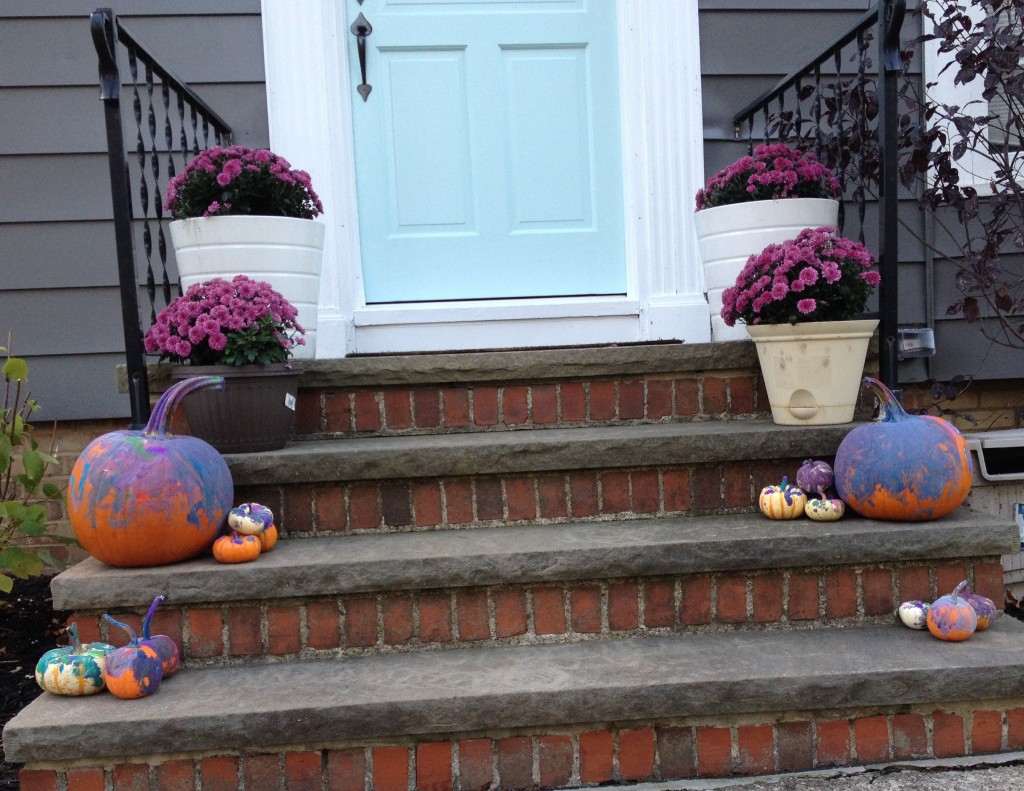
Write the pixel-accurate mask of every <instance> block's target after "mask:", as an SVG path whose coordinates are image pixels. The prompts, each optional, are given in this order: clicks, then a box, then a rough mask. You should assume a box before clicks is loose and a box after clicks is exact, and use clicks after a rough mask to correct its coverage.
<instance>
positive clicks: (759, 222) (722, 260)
mask: <svg viewBox="0 0 1024 791" xmlns="http://www.w3.org/2000/svg"><path fill="white" fill-rule="evenodd" d="M693 221H694V225H695V226H696V228H697V242H698V243H699V245H700V256H701V260H702V261H703V263H704V286H705V288H706V289H707V293H708V309H709V310H710V311H711V340H713V341H737V340H744V339H745V338H746V337H747V334H746V332H744V331H743V327H742V326H739V325H737V326H735V327H729V326H727V325H726V323H725V322H724V321H722V316H721V312H722V292H723V291H725V289H727V288H731V287H732V286H734V285H736V276H737V275H739V273H740V270H741V269H743V265H744V264H746V263H747V259H748V258H750V256H752V255H754V254H755V253H760V252H761V251H762V250H763V249H764V248H765V247H767V246H768V245H770V244H779V243H780V242H784V241H786V240H787V239H792V238H794V237H795V236H796V235H797V234H798V233H800V231H802V230H803V229H804V228H820V227H821V226H823V225H831V226H835V225H836V224H837V223H838V222H839V201H836V200H831V199H828V198H782V199H780V200H762V201H751V202H750V203H733V204H730V205H728V206H714V207H712V208H710V209H703V210H701V211H699V212H696V213H695V214H694V215H693Z"/></svg>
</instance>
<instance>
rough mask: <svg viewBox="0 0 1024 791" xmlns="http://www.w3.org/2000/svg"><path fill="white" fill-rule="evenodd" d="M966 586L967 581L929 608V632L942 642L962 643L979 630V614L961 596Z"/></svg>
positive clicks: (938, 599)
mask: <svg viewBox="0 0 1024 791" xmlns="http://www.w3.org/2000/svg"><path fill="white" fill-rule="evenodd" d="M966 586H967V580H964V581H963V582H961V583H960V584H959V585H957V586H956V588H954V590H953V592H952V593H950V594H948V595H946V596H940V597H939V598H937V599H936V600H935V601H934V602H932V606H931V607H929V608H928V631H929V632H931V633H932V635H934V636H935V637H937V638H939V639H940V640H948V641H950V642H954V643H956V642H960V641H962V640H966V639H967V638H968V637H970V636H971V635H972V634H974V632H975V631H976V630H977V628H978V614H977V613H976V612H975V611H974V608H973V607H972V606H971V604H970V602H968V601H967V599H965V598H964V597H963V596H961V595H960V594H961V593H962V592H963V589H964V588H965V587H966Z"/></svg>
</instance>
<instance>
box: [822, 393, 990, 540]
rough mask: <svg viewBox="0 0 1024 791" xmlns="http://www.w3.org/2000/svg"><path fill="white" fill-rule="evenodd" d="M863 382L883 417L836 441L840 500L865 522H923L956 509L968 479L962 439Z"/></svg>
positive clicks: (949, 427) (949, 428)
mask: <svg viewBox="0 0 1024 791" xmlns="http://www.w3.org/2000/svg"><path fill="white" fill-rule="evenodd" d="M864 384H865V386H867V387H869V388H870V389H871V390H873V391H874V393H875V396H876V397H877V398H878V401H879V403H880V404H881V412H882V414H881V417H880V419H879V420H878V421H875V422H873V423H869V424H867V425H863V426H857V427H856V428H855V429H853V430H852V431H851V432H850V433H849V434H847V435H846V437H845V438H844V439H843V441H842V442H841V443H840V445H839V449H838V450H837V451H836V459H835V464H834V465H833V469H834V470H835V478H836V489H837V490H838V492H839V497H840V498H841V499H842V500H843V501H844V502H845V503H846V504H847V505H848V506H850V507H851V508H852V509H853V510H854V511H856V512H857V513H858V514H860V515H861V516H866V517H868V518H870V519H893V520H898V521H924V520H929V519H939V518H940V517H943V516H946V514H949V513H951V512H952V511H953V510H955V509H956V508H958V507H959V506H960V505H961V504H962V503H963V502H964V500H966V499H967V495H968V494H970V491H971V481H972V477H973V465H972V462H971V454H970V451H969V450H968V448H967V441H966V440H965V439H964V438H963V435H961V434H960V432H959V431H957V429H956V427H955V426H953V425H951V424H950V423H949V422H947V421H945V420H943V419H942V418H938V417H933V416H931V415H908V414H907V413H906V411H904V409H903V407H902V406H900V404H899V401H897V400H896V397H895V396H894V395H893V394H892V391H891V390H889V388H888V387H886V386H885V385H884V384H882V383H881V382H879V381H878V380H877V379H873V378H872V377H870V376H869V377H865V379H864Z"/></svg>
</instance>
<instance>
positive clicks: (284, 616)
mask: <svg viewBox="0 0 1024 791" xmlns="http://www.w3.org/2000/svg"><path fill="white" fill-rule="evenodd" d="M963 579H968V580H970V581H971V582H972V583H973V585H974V587H975V589H976V590H977V591H978V592H980V593H982V595H986V596H989V597H990V598H993V599H994V600H996V601H1001V597H1002V590H1003V587H1002V586H1003V571H1002V566H1001V565H1000V564H999V561H998V558H975V559H966V560H964V559H959V560H956V561H951V560H942V561H932V562H922V563H904V564H891V565H882V564H875V565H861V566H853V567H841V566H837V567H828V568H814V569H810V568H795V569H778V570H771V571H765V572H751V573H737V572H728V573H717V574H690V575H681V576H677V577H648V578H638V579H615V580H590V581H574V582H571V583H566V584H563V585H552V584H549V583H545V584H537V585H511V586H500V587H472V588H457V589H447V590H431V591H410V592H388V593H380V594H372V593H371V594H356V595H347V596H327V597H315V598H313V597H311V598H303V599H295V600H275V599H270V600H268V601H267V602H262V603H261V602H247V603H232V604H225V605H216V606H209V605H201V604H200V605H194V606H188V607H181V608H179V607H175V606H174V603H173V601H172V602H168V603H166V604H165V605H164V607H163V608H161V610H160V611H159V612H158V613H157V615H156V617H155V619H154V623H153V633H154V634H167V635H169V636H171V637H172V638H173V639H174V641H175V642H176V643H177V644H178V645H179V646H181V648H182V655H183V660H184V664H185V665H194V666H200V665H206V666H208V665H223V664H237V663H240V662H269V661H286V660H310V659H323V658H330V657H344V656H357V655H365V654H373V653H386V652H393V651H417V650H428V651H429V650H440V649H456V648H471V647H479V646H484V645H532V644H542V643H553V642H556V643H564V642H575V641H579V640H590V639H616V638H624V637H636V636H649V635H666V634H673V633H694V634H696V633H706V632H716V631H718V632H720V631H732V630H742V629H764V628H776V627H780V628H824V627H828V626H852V625H857V624H865V623H873V622H874V623H877V622H885V623H891V620H892V617H893V612H894V610H895V608H896V607H897V606H898V605H899V603H900V602H902V601H906V600H908V599H922V600H926V601H932V600H934V599H935V598H937V596H939V595H941V594H942V593H943V592H948V591H950V590H952V589H953V588H954V587H955V586H956V585H957V583H959V582H960V581H961V580H963ZM101 614H102V613H99V612H96V611H81V612H77V613H75V615H74V616H73V618H74V619H75V620H76V621H77V623H78V628H79V634H80V636H81V638H82V640H83V641H97V640H101V641H104V642H110V643H114V644H118V645H119V644H122V643H124V642H125V640H124V636H123V635H122V634H121V632H120V630H116V629H112V628H110V627H109V625H108V624H107V623H106V622H105V621H103V620H102V619H101V618H100V615H101ZM142 615H143V611H142V610H139V611H134V612H124V611H121V612H116V613H114V617H116V618H117V619H118V620H121V621H125V622H127V623H129V624H131V625H132V626H133V628H135V629H136V631H138V630H139V628H140V626H141V619H142Z"/></svg>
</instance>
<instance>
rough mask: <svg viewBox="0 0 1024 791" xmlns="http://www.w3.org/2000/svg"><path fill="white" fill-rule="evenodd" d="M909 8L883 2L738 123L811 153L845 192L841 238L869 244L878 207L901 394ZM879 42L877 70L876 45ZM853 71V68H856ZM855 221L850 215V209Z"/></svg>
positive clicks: (886, 322)
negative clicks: (901, 219)
mask: <svg viewBox="0 0 1024 791" xmlns="http://www.w3.org/2000/svg"><path fill="white" fill-rule="evenodd" d="M905 14H906V1H905V0H881V1H880V2H878V3H876V4H875V5H874V6H873V7H872V8H871V9H870V10H869V11H867V12H866V13H865V14H864V15H862V16H861V17H860V18H859V19H858V20H857V21H856V22H855V23H854V24H853V25H852V26H851V27H850V28H849V29H847V30H846V31H845V32H844V33H843V34H842V35H841V36H839V37H838V38H836V39H835V40H834V41H833V42H832V43H831V44H829V45H828V46H827V47H825V48H824V49H823V50H822V51H821V52H820V54H819V55H818V56H817V57H815V58H814V59H813V60H811V61H810V62H809V63H807V64H806V65H804V66H802V67H800V68H799V69H797V70H796V71H794V72H792V73H791V74H789V75H787V76H786V77H784V78H783V79H782V80H780V81H779V82H778V83H777V84H776V85H775V86H774V87H773V88H771V89H770V90H768V91H766V92H765V93H763V94H762V95H761V96H759V97H757V98H756V99H755V100H754V101H752V102H751V103H750V104H748V105H747V106H746V107H744V108H743V109H742V110H740V111H739V112H738V113H736V115H735V116H733V125H734V130H735V134H736V137H737V139H742V138H743V137H744V135H745V136H746V138H747V140H748V142H749V145H750V147H751V148H752V147H753V141H754V139H755V133H759V135H760V136H761V137H762V138H763V139H764V141H765V142H766V143H767V142H771V141H772V140H780V141H786V142H791V143H795V144H797V145H799V146H801V147H803V148H806V149H809V150H813V151H814V152H815V154H816V155H817V156H818V158H819V159H820V160H821V161H822V162H825V163H826V164H828V165H829V166H830V167H832V168H833V169H834V171H835V174H836V177H837V178H838V179H839V181H840V184H841V185H842V186H843V190H844V193H843V194H844V199H843V201H842V202H841V204H840V215H839V223H840V232H843V233H844V234H845V235H847V236H849V235H850V228H849V225H851V224H852V221H853V220H856V225H857V228H856V236H857V238H858V239H859V240H860V241H862V242H863V241H864V239H865V227H866V226H865V222H866V218H867V207H868V204H869V202H870V201H871V200H872V199H875V200H877V245H878V250H877V252H878V268H879V272H880V274H881V276H882V282H881V285H880V286H879V289H878V319H879V330H878V331H879V361H878V363H879V375H880V378H881V379H882V381H883V382H885V383H886V384H887V385H888V386H889V387H890V388H893V389H898V387H899V382H898V378H899V377H898V371H897V360H898V357H897V335H898V332H897V331H898V320H899V319H898V301H899V287H898V280H899V279H898V272H897V267H898V259H899V249H898V243H897V238H898V237H897V231H898V223H897V200H898V195H897V190H898V185H899V181H898V173H899V171H898V158H897V132H898V129H897V125H898V116H897V112H898V109H897V103H898V93H899V91H898V86H897V77H898V75H899V73H900V71H901V69H902V68H903V61H902V53H901V48H900V32H901V28H902V25H903V19H904V16H905ZM873 41H876V42H877V64H872V58H871V51H870V50H871V44H872V42H873ZM850 63H853V64H854V65H853V67H850V65H849V64H850ZM851 207H852V208H854V209H855V211H856V214H855V216H854V217H851V216H850V209H851Z"/></svg>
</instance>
